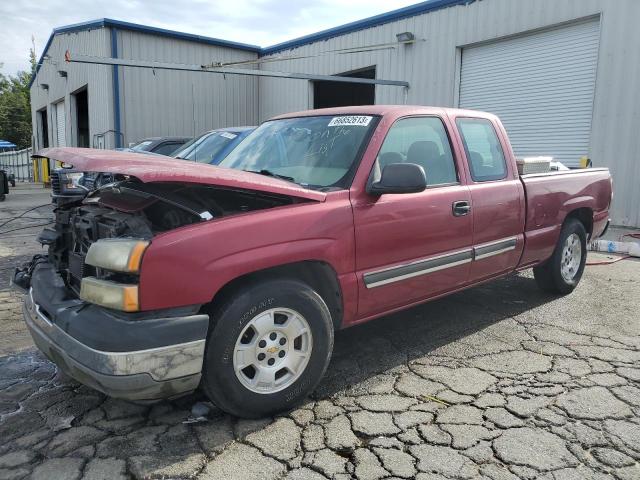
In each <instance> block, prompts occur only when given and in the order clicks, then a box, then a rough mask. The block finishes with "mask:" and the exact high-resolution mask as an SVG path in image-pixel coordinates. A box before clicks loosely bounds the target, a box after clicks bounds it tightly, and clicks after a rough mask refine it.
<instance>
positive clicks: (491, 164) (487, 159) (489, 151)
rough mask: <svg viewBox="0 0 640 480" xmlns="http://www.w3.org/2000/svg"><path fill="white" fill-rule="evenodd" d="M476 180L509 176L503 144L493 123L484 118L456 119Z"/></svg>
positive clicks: (499, 178) (472, 174)
mask: <svg viewBox="0 0 640 480" xmlns="http://www.w3.org/2000/svg"><path fill="white" fill-rule="evenodd" d="M456 124H457V125H458V130H459V131H460V136H461V137H462V143H463V145H464V151H465V153H466V155H467V160H468V162H469V170H470V171H471V178H472V179H473V181H474V182H488V181H491V180H501V179H503V178H505V177H506V176H507V164H506V162H505V159H504V153H503V151H502V145H500V140H499V139H498V135H497V134H496V131H495V129H494V128H493V124H492V123H491V122H490V121H489V120H486V119H484V118H459V119H457V120H456Z"/></svg>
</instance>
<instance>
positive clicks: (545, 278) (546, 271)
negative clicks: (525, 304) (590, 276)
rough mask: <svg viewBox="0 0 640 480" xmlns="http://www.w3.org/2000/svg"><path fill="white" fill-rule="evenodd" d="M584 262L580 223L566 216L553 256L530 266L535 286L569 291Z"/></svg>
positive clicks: (585, 254) (579, 275) (550, 290)
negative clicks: (538, 264) (540, 263)
mask: <svg viewBox="0 0 640 480" xmlns="http://www.w3.org/2000/svg"><path fill="white" fill-rule="evenodd" d="M586 261H587V233H586V231H585V229H584V226H583V225H582V223H581V222H579V221H578V220H576V219H575V218H570V219H568V220H567V221H566V222H565V224H564V225H563V226H562V230H561V231H560V238H559V239H558V243H557V245H556V248H555V250H554V251H553V255H552V256H551V258H550V259H549V260H547V262H545V263H544V264H543V265H540V266H538V267H535V268H534V269H533V275H534V277H535V279H536V283H537V284H538V286H539V287H540V288H541V289H542V290H545V291H547V292H553V293H560V294H566V293H571V292H572V291H573V289H574V288H576V286H577V285H578V283H579V282H580V279H581V278H582V273H583V272H584V266H585V263H586Z"/></svg>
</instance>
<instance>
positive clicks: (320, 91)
mask: <svg viewBox="0 0 640 480" xmlns="http://www.w3.org/2000/svg"><path fill="white" fill-rule="evenodd" d="M337 76H339V77H357V78H369V79H375V78H376V67H375V66H374V67H367V68H363V69H360V70H356V71H352V72H346V73H341V74H339V75H337ZM375 101H376V86H375V85H368V84H363V83H344V82H332V81H325V80H322V81H315V82H313V108H330V107H347V106H350V105H373V104H374V103H375Z"/></svg>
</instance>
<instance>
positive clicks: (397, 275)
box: [363, 248, 473, 288]
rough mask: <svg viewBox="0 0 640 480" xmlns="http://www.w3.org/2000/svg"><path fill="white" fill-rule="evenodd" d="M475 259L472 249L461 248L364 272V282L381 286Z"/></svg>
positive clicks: (368, 285) (368, 286) (369, 285)
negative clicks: (456, 250)
mask: <svg viewBox="0 0 640 480" xmlns="http://www.w3.org/2000/svg"><path fill="white" fill-rule="evenodd" d="M472 259H473V251H472V249H470V248H469V249H466V250H461V251H458V252H453V253H447V254H445V255H440V256H437V257H432V258H428V259H424V260H418V261H415V262H411V263H407V264H404V265H398V266H395V267H390V268H385V269H383V270H376V271H375V272H369V273H366V274H364V277H363V278H364V283H365V285H366V287H367V288H374V287H380V286H382V285H387V284H389V283H394V282H399V281H401V280H406V279H407V278H413V277H417V276H420V275H426V274H428V273H433V272H437V271H439V270H444V269H445V268H451V267H455V266H458V265H463V264H465V263H469V262H471V260H472Z"/></svg>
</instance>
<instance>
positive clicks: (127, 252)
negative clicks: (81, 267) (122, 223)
mask: <svg viewBox="0 0 640 480" xmlns="http://www.w3.org/2000/svg"><path fill="white" fill-rule="evenodd" d="M148 246H149V242H148V241H146V240H137V239H130V238H105V239H102V240H98V241H96V242H94V243H92V244H91V246H90V247H89V251H88V252H87V256H86V258H85V259H84V262H85V263H87V264H89V265H93V266H94V267H98V268H104V269H106V270H112V271H114V272H125V273H138V272H139V270H140V263H141V261H142V254H143V253H144V251H145V250H146V249H147V247H148Z"/></svg>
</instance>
